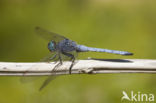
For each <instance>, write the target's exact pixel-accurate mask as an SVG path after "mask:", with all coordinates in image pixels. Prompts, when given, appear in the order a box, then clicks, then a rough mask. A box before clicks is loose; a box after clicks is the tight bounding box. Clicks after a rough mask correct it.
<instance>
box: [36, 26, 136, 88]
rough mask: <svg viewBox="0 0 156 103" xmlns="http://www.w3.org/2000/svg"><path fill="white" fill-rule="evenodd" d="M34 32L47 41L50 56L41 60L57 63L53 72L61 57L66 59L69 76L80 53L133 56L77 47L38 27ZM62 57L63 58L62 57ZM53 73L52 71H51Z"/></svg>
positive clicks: (59, 36)
mask: <svg viewBox="0 0 156 103" xmlns="http://www.w3.org/2000/svg"><path fill="white" fill-rule="evenodd" d="M35 30H36V32H37V34H38V35H39V36H41V37H42V38H44V39H46V40H48V41H49V43H48V49H49V51H50V52H51V54H53V55H50V56H48V57H46V58H44V59H43V61H46V62H48V61H52V60H55V61H58V62H59V63H58V64H57V65H56V66H55V67H54V68H53V70H55V69H56V68H57V67H58V66H60V65H62V64H63V60H64V58H63V56H65V57H67V58H68V59H69V60H70V61H71V65H70V67H69V74H71V73H72V72H71V70H72V67H73V66H74V62H75V59H76V57H77V54H78V53H80V52H106V53H112V54H119V55H133V53H130V52H127V51H118V50H109V49H101V48H93V47H88V46H85V45H79V44H77V43H76V42H75V41H72V40H70V39H68V38H66V37H64V36H62V35H59V34H57V33H54V32H49V31H47V30H45V29H42V28H40V27H36V29H35ZM62 55H63V56H62ZM52 72H53V71H52ZM54 77H55V76H53V78H51V77H50V78H49V79H47V80H46V81H45V82H44V83H43V85H42V86H41V88H40V90H41V89H42V88H43V87H45V85H47V84H48V83H49V82H50V81H51V80H52V79H54Z"/></svg>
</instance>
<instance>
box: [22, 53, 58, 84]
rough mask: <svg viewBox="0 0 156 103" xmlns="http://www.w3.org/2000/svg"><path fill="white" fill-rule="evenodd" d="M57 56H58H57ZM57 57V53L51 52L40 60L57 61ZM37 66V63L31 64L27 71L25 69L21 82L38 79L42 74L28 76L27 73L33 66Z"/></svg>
mask: <svg viewBox="0 0 156 103" xmlns="http://www.w3.org/2000/svg"><path fill="white" fill-rule="evenodd" d="M55 56H56V57H55ZM56 58H57V54H56V53H54V54H52V53H50V54H48V55H47V56H46V57H44V58H43V59H41V60H40V62H50V61H52V60H54V61H55V59H56ZM36 66H37V64H34V65H33V66H31V67H30V68H28V69H27V71H25V73H24V76H23V77H21V78H20V82H21V83H28V82H32V81H34V80H37V79H38V77H40V76H37V77H32V76H26V74H27V73H28V71H29V70H31V69H32V68H35V67H36Z"/></svg>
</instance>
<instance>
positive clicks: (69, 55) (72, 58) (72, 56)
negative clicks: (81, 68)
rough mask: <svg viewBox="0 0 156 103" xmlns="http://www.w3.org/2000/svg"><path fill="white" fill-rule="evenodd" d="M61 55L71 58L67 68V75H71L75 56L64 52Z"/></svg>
mask: <svg viewBox="0 0 156 103" xmlns="http://www.w3.org/2000/svg"><path fill="white" fill-rule="evenodd" d="M62 54H64V55H66V56H68V57H70V58H71V61H72V64H71V65H70V67H69V74H71V69H72V67H73V66H74V61H75V56H74V55H73V54H70V53H66V52H62Z"/></svg>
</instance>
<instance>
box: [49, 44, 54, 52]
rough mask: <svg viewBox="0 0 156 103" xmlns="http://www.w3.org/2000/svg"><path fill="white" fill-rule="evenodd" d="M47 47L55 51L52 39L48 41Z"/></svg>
mask: <svg viewBox="0 0 156 103" xmlns="http://www.w3.org/2000/svg"><path fill="white" fill-rule="evenodd" d="M48 49H49V51H50V52H53V51H55V43H54V42H53V41H50V42H49V43H48Z"/></svg>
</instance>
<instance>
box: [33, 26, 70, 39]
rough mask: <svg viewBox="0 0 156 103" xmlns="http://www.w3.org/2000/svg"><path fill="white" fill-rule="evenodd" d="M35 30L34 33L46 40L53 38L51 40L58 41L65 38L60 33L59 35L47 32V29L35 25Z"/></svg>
mask: <svg viewBox="0 0 156 103" xmlns="http://www.w3.org/2000/svg"><path fill="white" fill-rule="evenodd" d="M35 31H36V33H37V34H38V35H39V36H41V37H42V38H44V39H46V40H48V41H50V40H53V41H55V42H59V41H61V40H64V39H67V38H65V37H64V36H62V35H59V34H57V33H53V32H49V31H47V30H44V29H42V28H40V27H36V28H35Z"/></svg>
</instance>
